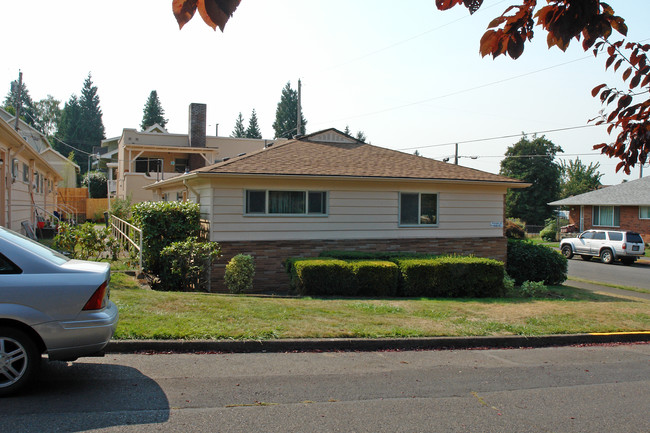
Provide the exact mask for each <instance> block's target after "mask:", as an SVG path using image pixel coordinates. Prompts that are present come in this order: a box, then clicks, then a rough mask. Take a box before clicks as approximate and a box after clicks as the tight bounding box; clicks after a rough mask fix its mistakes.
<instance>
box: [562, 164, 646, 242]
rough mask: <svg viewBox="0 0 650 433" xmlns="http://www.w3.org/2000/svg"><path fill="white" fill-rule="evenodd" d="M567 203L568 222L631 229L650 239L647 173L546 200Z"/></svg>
mask: <svg viewBox="0 0 650 433" xmlns="http://www.w3.org/2000/svg"><path fill="white" fill-rule="evenodd" d="M549 205H551V206H567V207H568V208H569V222H570V223H571V224H575V226H576V227H579V229H580V231H581V232H582V231H584V230H589V229H592V228H620V229H624V230H633V231H635V232H638V233H640V234H641V236H643V240H644V241H646V242H648V241H649V240H650V176H648V177H644V178H641V179H637V180H633V181H630V182H624V183H620V184H618V185H612V186H608V187H605V188H601V189H598V190H596V191H591V192H587V193H584V194H579V195H576V196H573V197H569V198H565V199H563V200H557V201H554V202H551V203H549Z"/></svg>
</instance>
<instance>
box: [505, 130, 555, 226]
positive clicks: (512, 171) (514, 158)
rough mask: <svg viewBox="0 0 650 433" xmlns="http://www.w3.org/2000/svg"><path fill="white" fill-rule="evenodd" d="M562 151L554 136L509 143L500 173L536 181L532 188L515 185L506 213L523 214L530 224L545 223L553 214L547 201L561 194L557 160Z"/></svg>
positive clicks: (522, 216) (507, 199) (524, 138)
mask: <svg viewBox="0 0 650 433" xmlns="http://www.w3.org/2000/svg"><path fill="white" fill-rule="evenodd" d="M558 152H562V148H560V147H559V146H556V145H555V144H553V142H551V141H550V140H547V139H546V138H544V137H543V136H542V137H533V140H529V139H528V137H526V136H524V137H522V138H521V140H519V141H518V142H517V143H515V144H514V145H512V146H510V147H508V150H507V151H506V153H505V156H506V157H505V159H504V160H503V161H501V171H500V174H502V175H504V176H508V177H511V178H514V179H519V180H523V181H524V182H527V183H530V184H532V185H531V186H529V187H528V188H522V189H519V188H518V189H511V190H509V191H508V193H507V195H506V216H507V217H508V218H519V219H521V220H523V221H525V222H526V223H527V224H530V225H543V224H544V221H545V220H546V219H547V218H549V217H550V216H551V215H552V214H553V208H552V207H551V206H548V205H547V203H549V202H552V201H554V200H557V199H558V198H559V195H560V167H559V166H558V165H557V164H556V163H555V162H554V161H553V160H554V159H555V155H556V154H557V153H558Z"/></svg>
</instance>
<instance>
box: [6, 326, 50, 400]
mask: <svg viewBox="0 0 650 433" xmlns="http://www.w3.org/2000/svg"><path fill="white" fill-rule="evenodd" d="M39 361H40V357H39V353H38V350H37V349H36V345H35V344H34V342H33V341H32V339H31V338H29V336H28V335H27V334H25V333H24V332H22V331H20V330H18V329H14V328H9V327H4V326H3V327H0V396H5V395H9V394H13V393H15V392H17V391H19V390H20V389H21V388H23V387H24V386H25V385H27V384H28V383H29V382H30V381H31V380H32V379H33V377H34V375H35V373H36V370H37V368H38V362H39Z"/></svg>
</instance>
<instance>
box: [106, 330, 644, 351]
mask: <svg viewBox="0 0 650 433" xmlns="http://www.w3.org/2000/svg"><path fill="white" fill-rule="evenodd" d="M633 342H646V343H647V342H650V332H639V333H611V334H568V335H546V336H537V337H522V336H503V337H433V338H402V339H391V338H376V339H374V338H373V339H370V338H322V339H287V340H258V341H255V340H113V341H111V342H110V343H109V344H108V346H107V347H106V349H105V352H106V353H148V352H154V353H165V352H172V353H205V352H217V353H269V352H273V353H280V352H338V351H359V352H373V351H381V350H453V349H478V348H481V349H483V348H485V349H492V348H494V349H507V348H538V347H553V346H574V345H585V344H607V343H633Z"/></svg>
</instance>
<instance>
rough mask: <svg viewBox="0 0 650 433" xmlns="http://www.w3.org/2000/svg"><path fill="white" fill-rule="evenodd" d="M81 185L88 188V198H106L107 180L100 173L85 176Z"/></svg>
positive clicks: (93, 172) (94, 172) (95, 172)
mask: <svg viewBox="0 0 650 433" xmlns="http://www.w3.org/2000/svg"><path fill="white" fill-rule="evenodd" d="M81 184H82V185H83V186H85V187H86V188H88V196H89V197H90V198H106V197H107V196H108V179H107V178H106V175H105V174H104V173H102V172H100V171H91V172H89V173H88V174H86V176H84V177H83V179H82V181H81Z"/></svg>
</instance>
